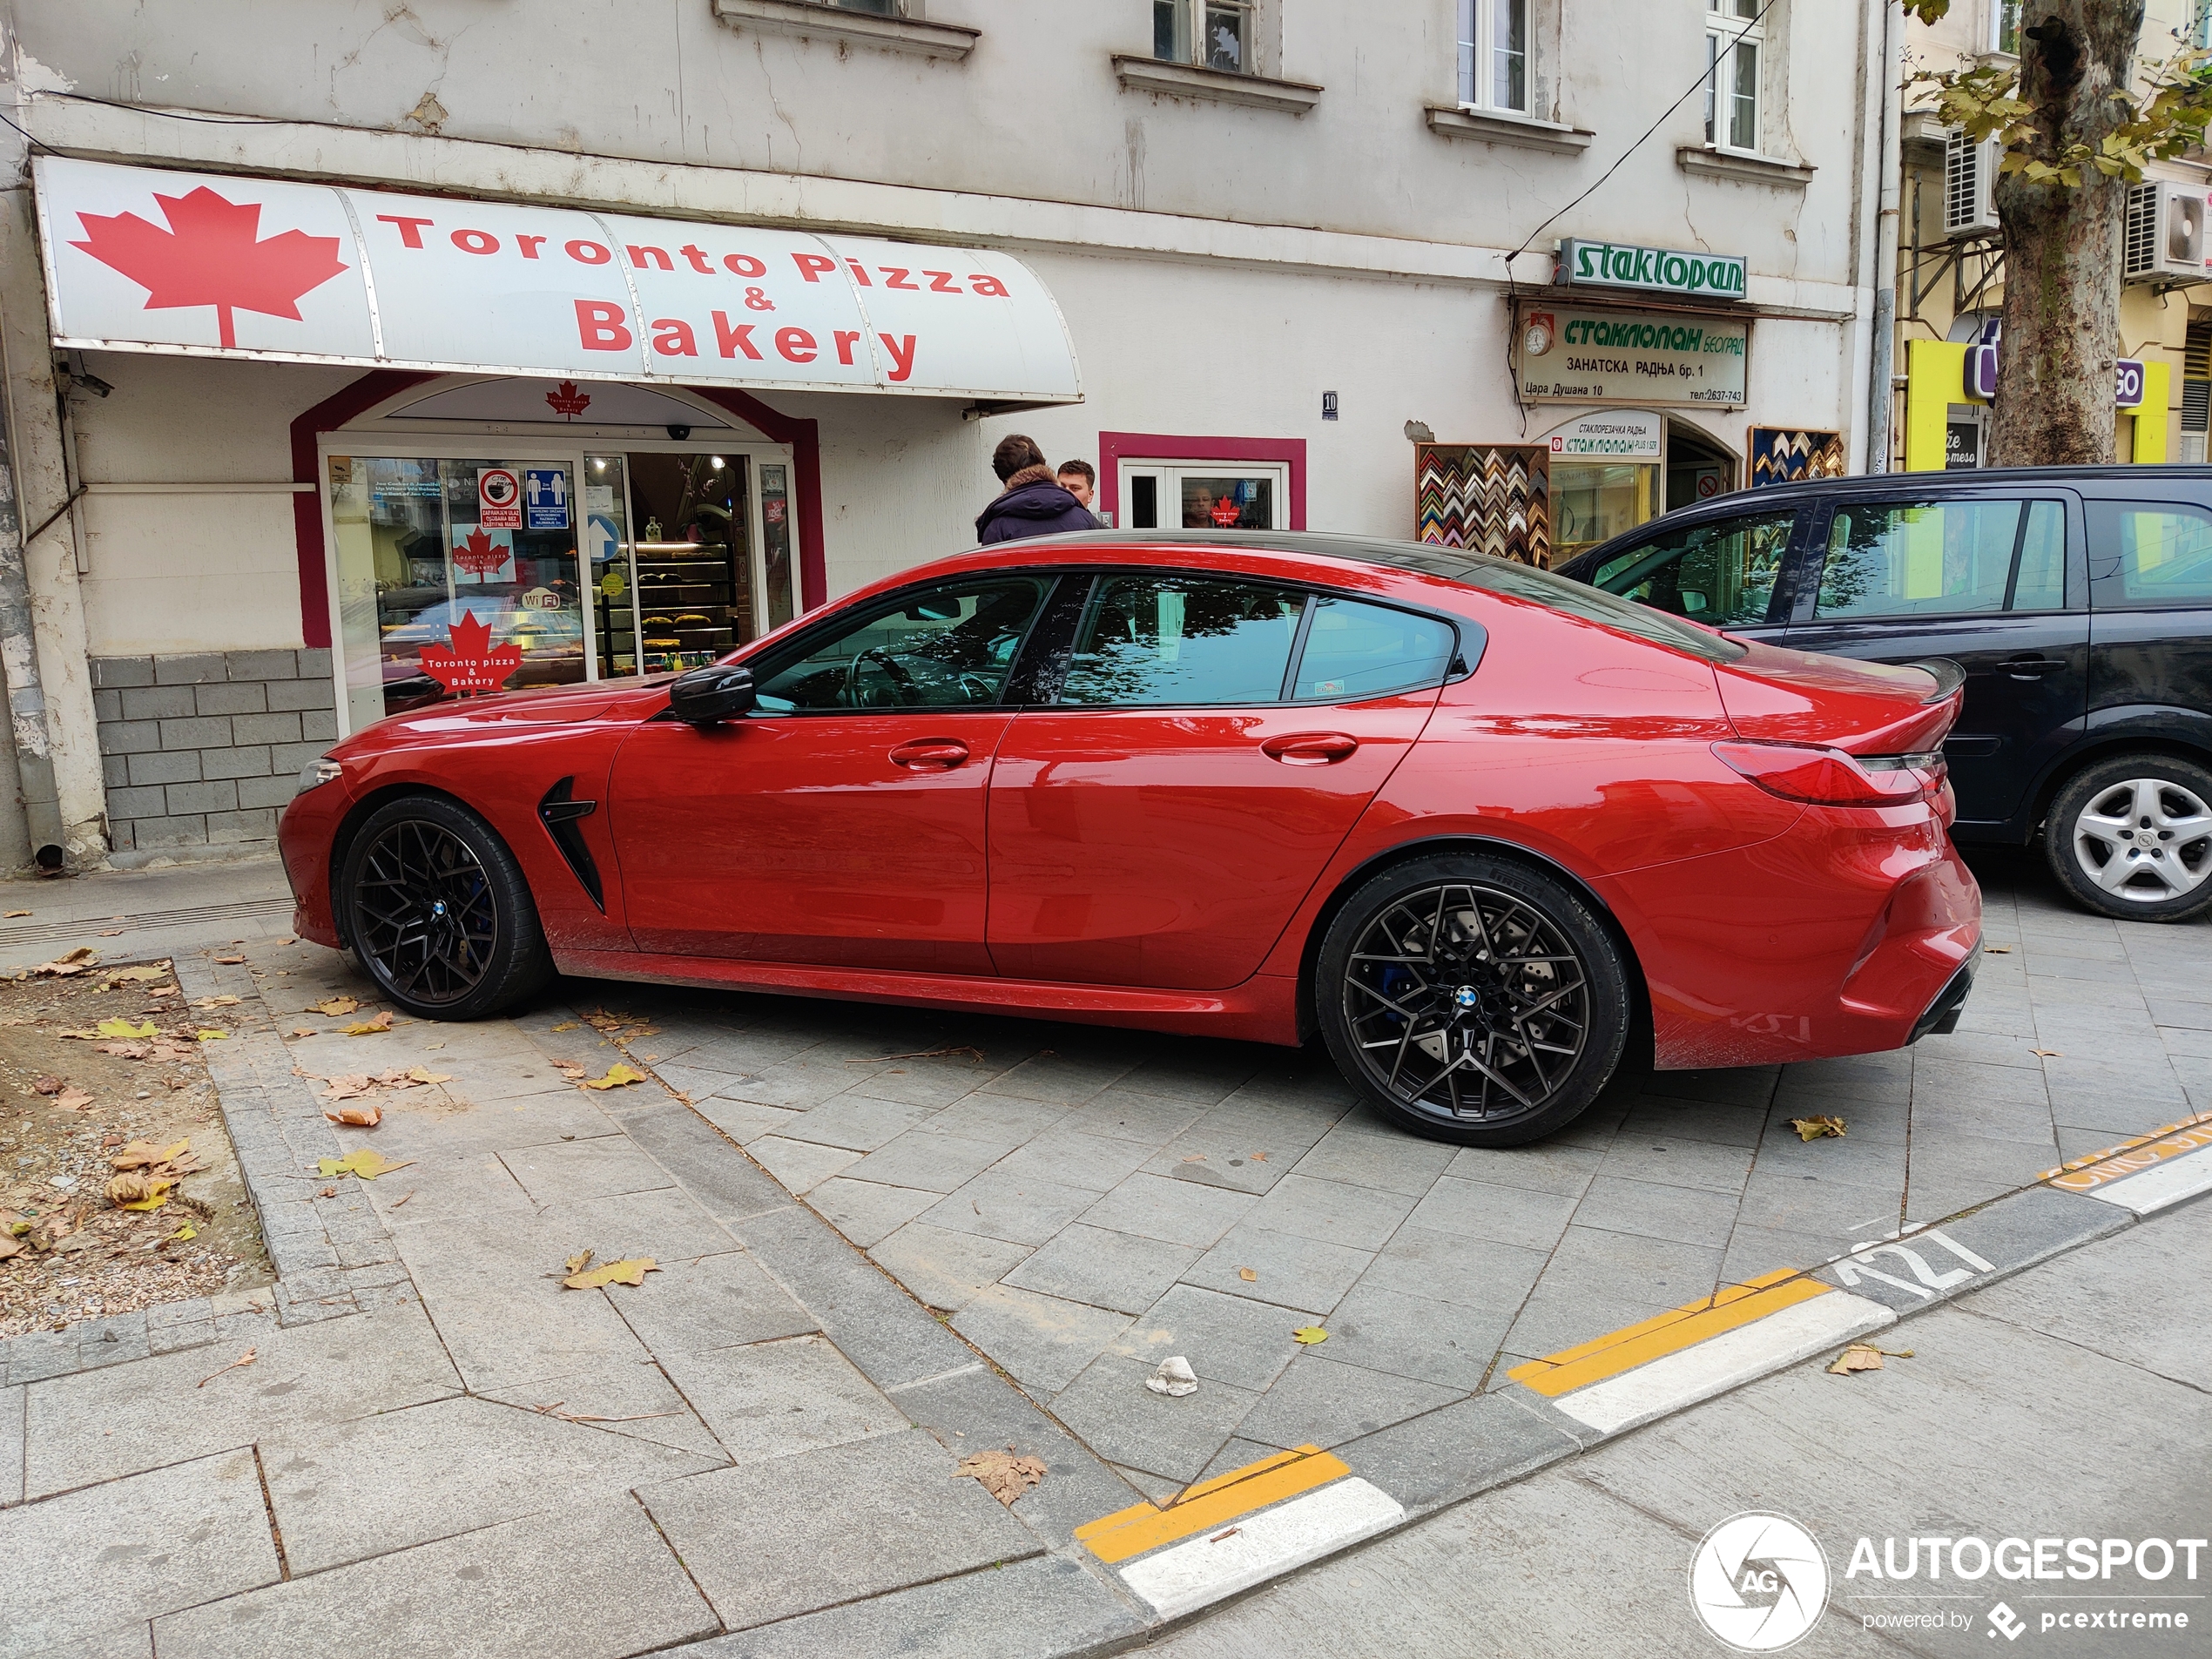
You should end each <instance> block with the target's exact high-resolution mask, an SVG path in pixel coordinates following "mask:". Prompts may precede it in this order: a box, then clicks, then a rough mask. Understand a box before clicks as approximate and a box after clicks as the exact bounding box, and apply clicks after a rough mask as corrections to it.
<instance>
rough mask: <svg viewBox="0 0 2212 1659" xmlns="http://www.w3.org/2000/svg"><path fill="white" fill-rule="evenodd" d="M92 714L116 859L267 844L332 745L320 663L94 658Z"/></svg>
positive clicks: (297, 656) (330, 700)
mask: <svg viewBox="0 0 2212 1659" xmlns="http://www.w3.org/2000/svg"><path fill="white" fill-rule="evenodd" d="M92 706H93V712H94V713H95V714H96V715H97V716H98V719H99V730H100V762H101V766H102V769H103V770H104V772H105V774H106V779H107V810H108V831H109V834H110V836H111V839H112V840H113V841H114V844H115V848H116V850H117V851H118V852H125V851H153V850H156V849H158V848H161V847H165V846H208V845H217V846H221V845H226V844H235V843H244V842H250V841H266V840H273V839H274V838H275V836H276V821H277V815H278V814H279V813H281V812H282V811H283V810H284V807H285V804H286V803H287V802H288V801H289V800H290V799H292V790H293V784H294V783H295V782H296V781H297V779H298V777H299V772H300V767H301V766H303V765H306V764H307V762H308V761H309V760H311V759H314V757H315V756H316V755H318V754H320V753H321V752H322V751H323V750H324V748H326V747H327V745H330V744H331V743H333V742H334V741H336V739H337V737H338V706H337V702H336V699H335V697H334V693H333V691H332V690H331V683H330V653H329V652H328V651H221V652H212V651H210V652H200V653H195V654H192V655H190V656H181V657H95V658H92Z"/></svg>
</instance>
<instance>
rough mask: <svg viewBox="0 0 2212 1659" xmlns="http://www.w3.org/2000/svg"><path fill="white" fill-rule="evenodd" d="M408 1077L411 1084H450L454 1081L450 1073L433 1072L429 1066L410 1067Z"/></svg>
mask: <svg viewBox="0 0 2212 1659" xmlns="http://www.w3.org/2000/svg"><path fill="white" fill-rule="evenodd" d="M407 1075H408V1081H409V1082H418V1083H449V1082H452V1081H453V1075H452V1074H451V1073H450V1072H444V1071H433V1070H431V1069H430V1068H429V1067H428V1066H410V1067H409V1068H408V1074H407Z"/></svg>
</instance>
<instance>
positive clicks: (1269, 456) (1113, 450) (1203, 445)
mask: <svg viewBox="0 0 2212 1659" xmlns="http://www.w3.org/2000/svg"><path fill="white" fill-rule="evenodd" d="M1124 455H1127V456H1129V457H1130V458H1132V459H1135V460H1142V461H1229V462H1236V461H1271V462H1274V463H1275V464H1276V465H1278V466H1283V467H1287V468H1288V469H1290V476H1291V489H1290V496H1291V526H1290V527H1291V529H1294V530H1302V529H1305V439H1304V438H1190V437H1176V436H1171V435H1168V434H1165V433H1159V432H1102V433H1100V434H1099V435H1098V504H1099V505H1100V506H1101V507H1103V508H1104V509H1106V510H1107V512H1109V514H1111V515H1112V516H1113V519H1114V523H1115V524H1116V526H1121V523H1122V515H1121V507H1122V500H1121V496H1122V468H1121V462H1122V458H1123V456H1124ZM1123 528H1126V527H1123Z"/></svg>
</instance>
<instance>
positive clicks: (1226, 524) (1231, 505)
mask: <svg viewBox="0 0 2212 1659" xmlns="http://www.w3.org/2000/svg"><path fill="white" fill-rule="evenodd" d="M1207 516H1208V517H1209V518H1211V519H1212V520H1213V522H1214V523H1217V524H1218V525H1220V526H1221V528H1222V529H1234V528H1235V526H1236V523H1237V521H1238V519H1240V518H1242V517H1243V516H1244V509H1243V508H1241V507H1239V506H1238V505H1237V503H1236V502H1233V501H1231V500H1230V499H1229V497H1228V496H1223V497H1222V498H1221V499H1220V500H1219V501H1217V502H1215V503H1214V504H1213V507H1212V509H1211V511H1209V512H1208V514H1207Z"/></svg>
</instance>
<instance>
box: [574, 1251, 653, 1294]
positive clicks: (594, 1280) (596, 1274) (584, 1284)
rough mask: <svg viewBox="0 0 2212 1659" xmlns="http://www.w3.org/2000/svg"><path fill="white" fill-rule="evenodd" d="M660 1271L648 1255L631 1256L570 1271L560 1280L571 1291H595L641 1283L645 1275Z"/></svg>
mask: <svg viewBox="0 0 2212 1659" xmlns="http://www.w3.org/2000/svg"><path fill="white" fill-rule="evenodd" d="M659 1271H660V1264H659V1263H658V1262H657V1261H655V1260H654V1259H653V1258H651V1257H650V1256H633V1257H631V1258H629V1259H627V1260H625V1261H619V1262H605V1263H603V1264H600V1265H599V1266H597V1267H595V1268H592V1269H591V1270H590V1271H588V1272H583V1273H571V1274H570V1275H569V1277H568V1278H564V1279H563V1280H562V1281H561V1283H562V1285H563V1286H565V1287H566V1288H567V1289H569V1290H571V1291H596V1290H600V1289H603V1288H604V1287H605V1286H606V1285H643V1284H644V1282H645V1275H646V1274H648V1273H658V1272H659Z"/></svg>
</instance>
